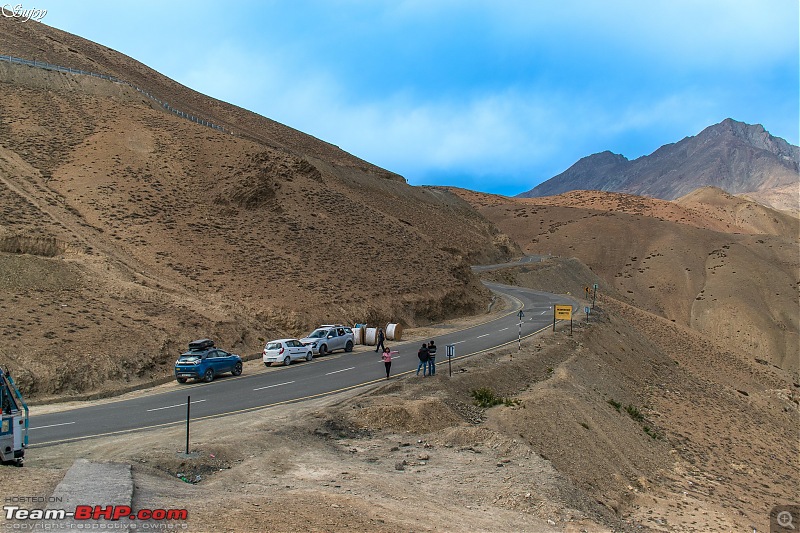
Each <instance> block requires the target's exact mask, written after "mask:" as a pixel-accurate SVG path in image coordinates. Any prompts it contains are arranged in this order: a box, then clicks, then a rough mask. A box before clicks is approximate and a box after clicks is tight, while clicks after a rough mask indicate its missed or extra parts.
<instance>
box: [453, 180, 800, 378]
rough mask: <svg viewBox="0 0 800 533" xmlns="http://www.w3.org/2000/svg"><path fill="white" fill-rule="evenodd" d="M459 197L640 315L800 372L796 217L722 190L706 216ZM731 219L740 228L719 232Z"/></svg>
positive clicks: (604, 199)
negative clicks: (587, 275) (590, 276)
mask: <svg viewBox="0 0 800 533" xmlns="http://www.w3.org/2000/svg"><path fill="white" fill-rule="evenodd" d="M460 194H462V195H463V196H464V197H465V198H467V199H469V200H470V201H471V202H473V204H474V205H476V207H477V208H478V210H479V212H481V213H482V214H484V215H485V216H486V217H487V218H488V219H490V220H492V221H493V222H495V224H496V225H497V227H498V228H499V229H500V230H501V231H504V232H506V233H507V234H508V235H509V237H510V238H511V239H512V240H514V241H515V242H516V243H517V244H519V246H520V247H521V248H522V249H523V250H524V251H525V253H531V254H554V255H558V256H562V257H575V258H577V259H579V260H580V261H581V262H582V263H583V264H585V265H587V266H588V267H589V268H590V269H591V271H592V272H594V273H595V275H597V276H598V277H600V278H601V279H602V280H604V282H605V283H607V284H608V286H609V287H610V288H612V289H613V290H614V292H615V294H619V295H621V297H622V298H623V299H624V301H626V302H628V303H630V304H632V305H635V306H636V307H638V308H641V309H643V310H646V311H648V312H651V313H654V314H657V315H659V316H662V317H664V318H667V319H670V320H674V321H676V322H677V323H679V324H682V325H686V326H690V327H691V328H693V329H695V330H697V331H699V332H702V333H703V334H705V335H707V336H708V337H709V338H710V339H711V340H712V341H713V342H716V343H719V344H720V345H724V346H731V347H732V348H734V349H736V350H738V351H740V352H741V353H745V354H749V356H750V357H751V358H758V359H761V360H765V361H769V362H770V363H772V364H775V365H778V366H780V367H782V368H785V369H789V370H793V371H797V370H798V369H800V353H798V350H800V348H799V347H800V336H798V332H799V331H800V324H799V323H798V322H799V321H800V316H799V315H800V313H798V304H797V302H798V286H797V280H798V279H799V278H800V276H799V274H800V258H798V256H797V244H798V240H797V239H798V234H797V222H796V220H795V219H794V218H793V217H784V216H781V215H779V214H777V213H775V212H774V211H771V210H769V209H764V208H762V207H761V206H754V205H750V207H745V206H746V205H748V204H744V205H743V204H742V202H744V201H741V200H736V202H735V203H733V204H731V203H730V201H728V200H726V199H725V198H729V196H728V195H726V194H724V193H722V192H721V191H716V192H714V191H707V193H706V194H707V196H706V198H705V200H704V201H703V202H702V204H703V205H704V206H705V207H704V208H703V209H698V208H697V204H694V205H692V208H688V207H687V206H686V205H683V204H681V205H677V206H676V205H675V204H672V203H669V202H663V201H658V200H651V199H648V198H643V197H636V196H630V195H618V194H614V193H602V192H597V191H583V192H579V191H573V192H571V193H567V194H566V195H563V196H556V197H545V198H536V199H503V198H497V197H494V198H492V197H487V196H486V195H479V194H476V193H469V192H464V191H461V192H460ZM725 205H729V206H730V210H729V211H726V209H728V208H725V207H720V206H725ZM573 206H576V207H573ZM715 206H716V207H715ZM720 209H721V210H720ZM722 212H725V213H727V214H725V215H722V214H721V213H722ZM736 212H739V213H753V216H746V217H745V216H742V215H741V214H740V215H736V218H734V216H735V213H736ZM768 213H771V214H769V215H768V216H763V215H765V214H768ZM729 221H730V222H729ZM734 221H735V222H736V224H740V225H736V226H733V225H731V229H730V230H728V231H723V230H722V229H721V228H722V226H723V225H725V226H727V225H729V224H731V223H732V222H734ZM759 228H761V229H759ZM745 231H746V232H747V233H744V232H745ZM579 290H580V288H579Z"/></svg>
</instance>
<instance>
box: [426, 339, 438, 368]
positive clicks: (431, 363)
mask: <svg viewBox="0 0 800 533" xmlns="http://www.w3.org/2000/svg"><path fill="white" fill-rule="evenodd" d="M434 374H436V345H435V344H434V343H433V341H431V342H429V343H428V375H429V376H433V375H434Z"/></svg>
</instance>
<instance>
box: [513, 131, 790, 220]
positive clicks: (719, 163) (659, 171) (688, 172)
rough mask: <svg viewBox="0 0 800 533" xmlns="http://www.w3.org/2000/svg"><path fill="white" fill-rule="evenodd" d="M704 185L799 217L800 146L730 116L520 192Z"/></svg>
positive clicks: (586, 163) (583, 164) (677, 192)
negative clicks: (641, 152)
mask: <svg viewBox="0 0 800 533" xmlns="http://www.w3.org/2000/svg"><path fill="white" fill-rule="evenodd" d="M701 187H717V188H719V189H723V190H724V191H726V192H728V193H730V194H744V195H748V196H749V197H750V198H752V199H756V200H758V201H760V202H762V203H765V204H766V205H769V206H772V207H775V208H777V209H782V210H786V211H789V212H791V213H794V214H795V215H797V214H798V212H800V196H798V195H799V194H800V148H798V147H797V146H793V145H791V144H789V143H788V142H786V141H785V140H784V139H781V138H780V137H774V136H772V135H770V133H769V132H768V131H766V130H765V129H764V127H763V126H761V125H760V124H755V125H752V124H745V123H743V122H738V121H736V120H732V119H725V120H723V121H722V122H720V123H719V124H714V125H713V126H709V127H708V128H706V129H704V130H703V131H701V132H700V133H699V134H697V135H695V136H693V137H686V138H685V139H682V140H681V141H679V142H676V143H673V144H667V145H664V146H662V147H661V148H659V149H658V150H656V151H655V152H653V153H652V154H650V155H646V156H642V157H639V158H637V159H635V160H633V161H629V160H628V159H627V158H625V157H624V156H622V155H619V154H614V153H611V152H608V151H606V152H601V153H599V154H594V155H590V156H587V157H584V158H582V159H581V160H580V161H578V162H577V163H575V164H574V165H572V166H571V167H570V168H568V169H567V170H565V171H564V172H562V173H561V174H559V175H557V176H555V177H553V178H550V179H549V180H547V181H545V182H543V183H541V184H539V185H537V186H536V187H534V188H533V189H531V190H530V191H527V192H524V193H522V194H520V195H519V196H520V197H523V198H528V197H536V196H553V195H556V194H561V193H564V192H567V191H571V190H584V189H591V190H601V191H609V192H622V193H628V194H636V195H642V196H649V197H653V198H661V199H664V200H675V199H677V198H679V197H681V196H685V195H687V194H689V193H691V192H692V191H694V190H695V189H698V188H701Z"/></svg>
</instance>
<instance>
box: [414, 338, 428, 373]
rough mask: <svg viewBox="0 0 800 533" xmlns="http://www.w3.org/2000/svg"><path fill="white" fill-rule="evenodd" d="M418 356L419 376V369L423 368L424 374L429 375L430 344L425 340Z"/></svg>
mask: <svg viewBox="0 0 800 533" xmlns="http://www.w3.org/2000/svg"><path fill="white" fill-rule="evenodd" d="M417 357H419V365H417V375H418V376H419V371H420V369H422V376H423V377H424V376H427V375H428V373H427V372H428V345H427V344H425V343H424V342H423V343H422V348H420V349H419V351H418V352H417Z"/></svg>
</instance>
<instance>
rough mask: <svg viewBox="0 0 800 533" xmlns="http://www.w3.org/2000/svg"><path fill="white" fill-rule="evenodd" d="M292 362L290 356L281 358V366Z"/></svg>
mask: <svg viewBox="0 0 800 533" xmlns="http://www.w3.org/2000/svg"><path fill="white" fill-rule="evenodd" d="M291 364H292V358H291V357H289V356H288V355H287V356H286V357H284V358H283V366H289V365H291Z"/></svg>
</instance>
